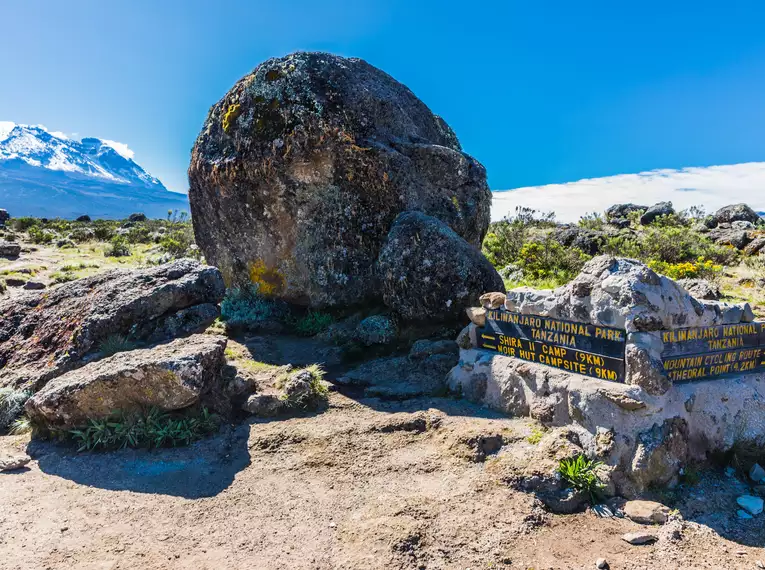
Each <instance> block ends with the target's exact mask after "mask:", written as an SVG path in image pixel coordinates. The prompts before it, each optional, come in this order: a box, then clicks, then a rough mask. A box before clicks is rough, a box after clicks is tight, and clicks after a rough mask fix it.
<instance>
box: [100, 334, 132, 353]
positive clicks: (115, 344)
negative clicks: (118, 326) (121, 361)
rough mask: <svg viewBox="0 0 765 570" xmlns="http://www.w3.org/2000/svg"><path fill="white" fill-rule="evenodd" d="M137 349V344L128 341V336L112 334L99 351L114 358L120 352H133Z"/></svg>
mask: <svg viewBox="0 0 765 570" xmlns="http://www.w3.org/2000/svg"><path fill="white" fill-rule="evenodd" d="M135 347H136V345H135V343H134V342H132V341H130V340H128V338H127V337H126V336H123V335H121V334H111V335H109V336H108V337H106V338H105V339H104V340H103V341H102V342H101V345H100V346H99V350H100V351H101V354H103V355H104V356H112V355H114V354H117V353H118V352H127V351H128V350H133V349H134V348H135Z"/></svg>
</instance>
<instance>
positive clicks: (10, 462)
mask: <svg viewBox="0 0 765 570" xmlns="http://www.w3.org/2000/svg"><path fill="white" fill-rule="evenodd" d="M30 461H32V458H31V457H29V456H28V455H21V454H14V455H0V471H16V470H17V469H21V468H23V467H26V466H27V464H28V463H29V462H30Z"/></svg>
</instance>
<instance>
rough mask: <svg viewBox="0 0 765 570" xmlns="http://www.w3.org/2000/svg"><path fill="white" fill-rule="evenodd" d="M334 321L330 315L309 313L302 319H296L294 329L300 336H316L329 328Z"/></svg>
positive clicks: (315, 312)
mask: <svg viewBox="0 0 765 570" xmlns="http://www.w3.org/2000/svg"><path fill="white" fill-rule="evenodd" d="M333 321H334V319H333V318H332V315H330V314H329V313H323V312H321V311H308V312H307V313H306V314H305V315H303V316H302V317H300V318H298V319H295V320H294V322H293V327H294V331H295V333H297V334H299V335H300V336H316V335H317V334H319V333H321V332H324V331H325V330H327V329H328V328H329V325H331V324H332V323H333Z"/></svg>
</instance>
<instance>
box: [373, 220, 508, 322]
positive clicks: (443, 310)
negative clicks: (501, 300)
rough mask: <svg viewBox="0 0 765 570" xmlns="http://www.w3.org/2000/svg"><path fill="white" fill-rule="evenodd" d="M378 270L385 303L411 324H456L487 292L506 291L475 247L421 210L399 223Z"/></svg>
mask: <svg viewBox="0 0 765 570" xmlns="http://www.w3.org/2000/svg"><path fill="white" fill-rule="evenodd" d="M378 267H379V274H380V281H381V282H382V298H383V302H384V303H385V305H387V306H388V307H389V308H390V309H392V310H393V311H395V312H396V313H397V314H399V315H400V316H401V317H403V318H404V319H406V320H410V321H417V320H427V319H434V320H439V321H441V320H449V319H451V320H456V319H457V318H459V317H460V316H462V314H463V311H464V310H465V308H466V307H470V306H471V305H476V304H477V303H478V299H479V297H480V296H481V294H482V293H483V292H484V291H500V292H503V291H504V290H505V285H504V282H503V281H502V278H501V277H500V276H499V274H498V273H497V271H496V270H495V269H494V267H493V266H492V265H491V263H489V261H488V260H487V259H486V258H485V257H484V256H483V254H482V253H481V252H480V251H479V250H478V249H477V248H476V247H474V246H472V245H471V244H469V243H468V242H466V241H465V240H464V239H462V238H461V237H460V236H459V235H457V234H456V233H455V232H454V231H453V230H451V229H450V228H449V226H447V225H446V224H445V223H444V222H442V221H440V220H438V219H436V218H434V217H431V216H426V215H425V214H422V213H420V212H407V213H405V214H401V215H400V216H399V217H398V218H397V219H396V221H395V223H394V224H393V227H392V228H391V231H390V234H389V235H388V239H387V240H386V242H385V245H384V247H383V249H382V252H381V253H380V259H379V262H378Z"/></svg>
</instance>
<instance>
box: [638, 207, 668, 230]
mask: <svg viewBox="0 0 765 570" xmlns="http://www.w3.org/2000/svg"><path fill="white" fill-rule="evenodd" d="M674 213H675V208H673V207H672V202H659V203H658V204H654V205H653V206H651V207H650V208H648V209H647V210H646V211H645V212H644V213H643V215H642V216H640V223H641V224H642V225H644V226H647V225H649V224H652V223H653V222H654V221H655V220H656V218H658V217H659V216H669V215H671V214H674Z"/></svg>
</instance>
